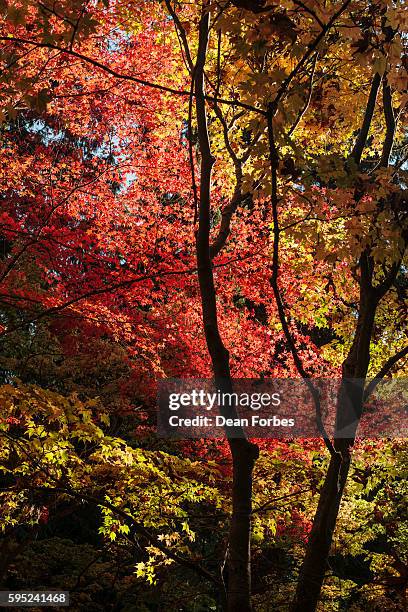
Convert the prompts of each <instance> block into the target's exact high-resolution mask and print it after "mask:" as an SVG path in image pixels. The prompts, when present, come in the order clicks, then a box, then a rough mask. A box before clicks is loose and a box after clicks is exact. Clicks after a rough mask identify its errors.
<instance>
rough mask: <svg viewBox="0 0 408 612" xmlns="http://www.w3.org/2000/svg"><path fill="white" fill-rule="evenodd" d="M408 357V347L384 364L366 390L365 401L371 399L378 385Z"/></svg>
mask: <svg viewBox="0 0 408 612" xmlns="http://www.w3.org/2000/svg"><path fill="white" fill-rule="evenodd" d="M407 355H408V345H407V346H405V347H404V348H402V349H401V350H399V351H398V352H397V353H395V355H393V356H392V357H390V358H389V359H387V361H386V362H385V363H384V365H383V367H382V368H381V370H379V372H377V374H376V375H375V377H374V378H373V380H372V381H371V382H370V383H369V384H368V385H367V387H366V388H365V389H364V401H366V400H367V399H368V398H369V396H370V395H371V394H372V393H373V391H374V389H375V388H376V387H377V385H378V384H379V383H380V382H381V381H382V379H383V378H384V377H385V376H387V374H388V372H390V370H391V368H393V367H394V366H395V364H396V363H397V362H398V361H399V360H400V359H403V358H404V357H406V356H407Z"/></svg>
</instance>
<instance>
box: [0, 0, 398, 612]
mask: <svg viewBox="0 0 408 612" xmlns="http://www.w3.org/2000/svg"><path fill="white" fill-rule="evenodd" d="M3 11H4V13H5V14H6V17H5V20H4V31H3V33H2V36H1V40H2V42H3V45H4V58H5V59H4V63H5V72H4V74H5V76H4V81H3V85H4V100H5V103H4V118H5V121H6V124H8V125H11V124H12V122H13V121H14V120H15V119H16V117H17V116H18V115H19V114H20V113H21V114H23V115H24V116H25V117H26V118H25V119H24V120H25V121H26V122H27V121H28V120H29V119H27V112H28V111H27V109H31V110H30V111H29V113H33V111H35V113H38V114H39V115H40V116H41V117H42V119H41V120H43V118H44V117H47V121H50V119H49V118H53V121H55V117H58V118H59V121H62V118H63V123H64V129H67V126H68V127H69V130H70V132H72V133H73V134H74V139H75V138H76V139H78V138H80V137H81V133H82V131H83V130H86V132H87V133H93V132H94V131H95V127H96V126H98V130H99V132H98V135H99V138H100V140H98V139H97V140H96V142H94V143H92V149H93V153H92V154H91V155H84V152H83V149H84V146H86V147H89V144H86V143H85V144H84V143H82V144H81V145H80V146H78V145H76V152H71V153H70V155H72V156H73V158H72V161H70V163H69V172H70V176H69V177H68V180H67V179H65V180H66V184H64V172H65V170H64V165H63V164H64V163H65V164H66V161H64V160H62V159H60V160H57V161H55V160H54V159H52V160H50V159H49V158H47V155H48V153H46V152H44V162H45V163H44V169H43V170H40V167H39V164H38V161H37V159H36V160H35V161H36V163H35V165H33V178H32V184H33V185H35V180H37V179H36V176H38V174H40V176H42V177H43V176H45V177H47V174H46V171H45V167H46V165H47V164H48V172H50V177H51V178H50V180H49V182H48V183H46V188H47V191H46V194H47V195H46V196H45V197H44V195H42V196H41V197H42V198H43V199H42V200H41V201H40V206H42V207H43V210H41V208H40V211H41V215H40V218H39V219H38V218H32V216H33V212H32V211H33V202H30V201H29V198H30V197H32V196H31V195H30V187H31V191H34V193H35V198H37V199H38V197H39V196H38V193H39V191H38V188H33V187H32V185H29V184H28V183H29V181H27V178H25V179H24V181H25V182H24V181H23V183H24V185H25V184H28V186H27V188H26V191H27V193H25V192H23V193H21V186H20V185H19V184H18V185H17V183H19V179H18V178H17V180H16V186H12V187H10V185H9V184H6V183H8V181H7V177H4V183H5V185H4V189H5V192H6V190H7V189H9V190H10V189H11V190H12V191H11V193H10V196H11V197H10V200H9V201H10V210H6V213H5V214H6V216H4V226H5V227H4V228H2V232H3V236H4V241H5V242H4V244H5V245H6V247H7V250H8V253H7V259H6V261H5V268H4V272H3V274H5V279H6V277H8V278H9V284H7V285H6V289H5V293H6V295H7V301H8V303H10V300H13V302H12V303H13V306H15V304H16V301H17V303H18V304H19V305H20V308H21V310H22V311H23V312H24V316H23V320H22V321H18V322H14V323H13V324H10V321H4V323H5V324H4V328H5V329H4V331H3V335H4V337H7V335H10V334H11V333H13V332H14V333H15V332H16V331H18V330H19V329H22V328H27V326H29V325H30V324H31V325H32V324H33V323H34V324H37V323H38V321H41V320H43V319H44V320H51V319H52V318H54V317H55V316H56V315H58V314H60V313H62V312H65V313H66V312H69V313H73V314H74V316H78V317H84V316H85V317H88V318H92V317H93V318H94V319H96V321H97V327H98V328H99V330H108V332H109V333H111V334H113V335H116V336H117V337H123V338H125V339H126V342H127V344H128V346H131V345H132V342H136V340H138V341H140V339H142V338H146V337H148V338H149V339H151V342H146V341H145V344H144V352H142V355H143V356H142V359H141V361H142V362H143V361H144V364H146V361H147V362H148V364H149V365H148V366H147V367H146V365H144V366H142V367H141V368H140V372H139V374H138V376H139V379H138V380H139V383H140V385H141V386H142V387H143V386H144V385H146V381H147V380H148V381H149V383H150V385H151V384H152V378H154V377H152V376H151V371H150V372H149V370H152V369H153V373H154V374H155V375H156V376H157V375H158V374H159V373H162V374H164V375H168V374H170V373H171V372H173V373H180V374H182V375H184V376H185V375H191V374H193V375H194V374H195V373H196V372H199V373H200V374H203V373H205V374H210V370H209V368H208V359H206V354H205V352H204V350H203V344H202V340H203V337H205V341H206V346H207V350H208V354H209V357H210V362H211V375H212V376H213V377H214V378H215V380H216V383H217V385H218V386H219V387H220V388H223V389H224V390H231V389H232V385H233V378H232V376H240V375H241V376H248V375H255V376H259V375H263V376H273V375H275V376H276V375H279V374H282V373H284V374H285V375H287V376H289V375H295V376H299V377H301V378H303V379H305V381H306V384H307V385H308V387H309V389H310V392H311V394H312V396H313V398H314V401H315V404H316V415H317V419H318V421H319V426H320V429H321V434H322V438H323V439H324V442H325V444H326V447H327V451H328V452H329V454H330V465H329V468H328V472H327V475H326V479H325V483H324V485H323V488H322V490H321V492H320V497H319V504H318V508H317V512H316V516H315V519H314V522H313V526H312V530H311V534H310V538H309V541H308V545H307V550H306V555H305V559H304V563H303V566H302V569H301V572H300V577H299V583H298V587H297V593H296V598H295V602H294V604H293V609H294V610H300V609H307V610H314V609H316V606H317V603H318V599H319V595H320V590H321V587H322V583H323V580H324V576H325V571H326V566H327V558H328V554H329V551H330V546H331V542H332V537H333V531H334V528H335V525H336V520H337V515H338V511H339V507H340V502H341V499H342V495H343V491H344V488H345V485H346V481H347V475H348V472H349V469H350V461H351V449H352V447H353V443H354V437H355V433H356V432H355V431H353V432H352V435H350V436H348V437H347V438H344V437H341V431H342V429H343V427H344V425H345V424H347V423H348V422H349V421H350V417H351V414H353V415H354V414H357V415H360V414H361V413H362V410H363V405H364V402H365V399H366V397H368V395H369V392H370V390H371V389H372V386H371V387H370V385H368V386H367V385H366V379H367V376H368V375H370V376H373V375H374V376H377V375H378V377H380V378H381V377H384V376H386V375H388V373H389V372H390V371H391V370H392V369H393V368H394V369H395V368H396V367H398V365H399V363H400V362H399V359H400V358H401V359H402V358H403V357H404V356H406V354H407V348H406V344H405V333H404V331H401V325H402V323H403V322H404V317H405V314H406V310H405V307H406V303H405V300H406V296H405V293H404V289H403V287H404V286H405V285H404V283H405V281H406V267H405V265H404V254H405V248H406V240H407V233H406V232H407V230H406V194H405V180H406V176H405V174H406V172H405V170H404V163H405V151H406V142H405V137H404V132H403V119H404V116H405V112H406V111H405V105H406V80H405V72H404V70H405V67H406V56H405V54H404V53H405V52H404V49H403V45H404V40H405V38H404V31H405V28H406V15H405V12H404V7H403V6H402V5H400V4H399V3H392V2H381V1H378V2H367V1H357V0H355V1H353V0H346V1H345V2H337V1H336V2H331V3H326V4H325V5H324V6H322V4H321V3H318V2H310V1H308V2H307V3H303V2H297V1H294V0H293V1H292V0H290V1H289V0H288V2H284V3H280V4H279V6H277V5H275V4H272V3H269V2H267V1H259V2H258V1H254V2H251V1H248V2H232V3H230V2H225V3H224V2H218V3H217V2H216V3H211V2H203V3H202V4H199V5H179V4H178V3H173V2H171V1H168V2H167V1H166V2H164V3H159V2H158V3H121V2H117V3H113V4H112V5H110V4H109V3H107V2H105V3H104V2H102V3H95V4H92V3H83V2H75V3H72V2H71V3H65V2H61V3H57V4H53V5H52V6H51V5H48V4H41V5H37V4H35V3H30V2H15V3H9V4H7V3H4V6H3ZM153 60H154V61H153ZM50 79H51V80H50ZM75 97H78V99H80V100H84V101H85V102H79V103H78V104H77V107H76V108H75V106H73V104H72V99H74V98H75ZM88 100H89V108H87V107H86V105H87V104H88ZM64 111H68V112H66V113H64ZM30 116H31V117H32V115H30V114H29V115H28V117H30ZM110 116H114V117H115V118H116V119H115V131H114V132H113V133H112V134H110V135H109V123H110V120H109V117H110ZM84 117H85V120H84ZM118 117H119V118H120V120H119V121H118V120H117V118H118ZM86 121H87V122H88V123H86ZM177 122H178V125H175V124H176V123H177ZM51 128H52V129H54V133H53V136H52V137H53V138H55V137H56V136H57V134H56V132H55V127H54V125H53V124H51ZM37 129H38V128H37ZM58 129H61V128H60V127H59V128H58ZM29 133H30V138H32V139H33V140H35V139H36V138H37V136H35V135H33V133H34V134H35V129H33V127H31V130H30V132H29ZM12 134H13V130H11V131H10V135H11V137H9V138H8V140H9V142H10V151H9V155H10V159H12V158H13V157H15V156H16V148H17V149H18V147H17V145H16V142H14V141H13V137H12ZM50 138H51V137H50V136H48V139H50ZM37 142H38V140H37ZM17 144H18V143H17ZM46 145H47V143H44V142H43V143H42V144H41V147H42V149H41V151H40V150H39V149H36V150H35V153H34V154H33V155H32V159H34V157H38V153H39V152H43V149H44V147H45V148H46ZM49 152H51V153H52V152H53V150H52V149H51V150H50V151H49ZM17 153H18V151H17ZM75 156H79V158H78V162H77V164H75ZM22 157H24V158H25V160H26V162H25V163H26V167H29V163H27V157H26V153H25V152H23V156H22ZM101 159H103V160H104V161H103V164H104V166H102V167H101ZM152 160H154V163H152ZM122 166H123V167H124V170H123V171H121V170H120V168H121V167H122ZM21 167H22V165H20V168H21ZM88 167H89V169H88ZM141 169H143V170H141ZM163 169H164V171H163ZM20 171H21V170H20ZM105 172H106V179H107V180H106V181H105V180H102V181H101V177H102V176H103V173H105ZM20 181H21V177H20ZM87 181H89V182H90V184H92V191H90V192H87V191H86V190H85V189H86V187H87V186H88V182H87ZM95 185H97V187H95ZM95 189H96V190H95ZM19 191H20V192H19ZM55 192H58V194H57V195H58V199H57V200H55V197H56V193H55ZM16 193H18V198H19V199H21V200H22V199H24V198H26V199H25V202H26V204H25V205H26V206H27V201H28V202H30V206H28V210H29V216H28V219H29V223H28V225H27V221H26V222H25V223H23V221H22V215H21V213H17V214H16V204H15V199H16ZM78 193H79V194H80V197H79V198H78V199H76V194H78ZM158 196H159V197H158ZM27 198H28V200H27ZM75 200H76V201H75ZM68 201H69V203H70V204H69V210H68V213H69V215H70V223H71V224H72V223H75V225H74V226H73V229H74V228H75V230H78V227H79V228H80V231H81V232H82V233H81V234H80V235H81V244H80V250H78V248H77V246H75V248H76V254H75V259H73V260H71V261H70V270H69V273H67V271H66V264H67V255H66V253H67V248H72V246H73V244H74V243H72V245H71V244H69V240H70V239H69V238H68V239H65V244H64V245H62V246H61V245H58V248H55V244H56V240H57V239H58V236H59V235H60V234H61V232H62V231H63V229H62V228H63V227H65V226H66V220H67V217H66V216H62V215H61V216H59V217H58V218H59V225H55V224H54V223H50V219H51V217H52V215H54V208H55V206H56V204H55V202H57V203H58V204H57V206H58V207H59V206H60V205H61V206H62V205H63V204H64V205H65V204H66V203H67V202H68ZM126 202H131V203H132V208H130V209H129V216H130V218H129V217H126V216H125V215H127V211H126V206H127V204H126ZM36 204H37V206H38V202H36ZM20 206H24V205H23V204H20ZM165 207H167V212H164V213H163V210H164V209H165ZM55 210H57V209H55ZM66 213H67V211H66V210H65V214H66ZM124 217H125V219H126V221H125V220H124ZM74 220H75V222H74ZM28 228H29V229H28ZM15 236H19V239H18V240H16V239H15V238H14V237H15ZM40 238H41V240H40ZM44 238H46V240H45V241H44ZM47 240H48V242H49V243H50V244H52V245H53V248H52V249H51V252H52V256H51V257H50V260H52V265H51V264H50V261H47V263H46V264H43V266H42V270H43V275H48V276H49V274H50V270H52V274H53V277H54V281H53V283H49V284H50V287H49V288H51V289H52V290H51V291H49V290H48V291H47V292H46V293H45V295H43V294H42V293H41V295H40V294H39V293H38V292H39V288H40V286H41V283H38V281H37V279H35V281H34V286H35V287H36V289H35V293H34V294H33V292H32V291H31V293H29V294H26V293H22V292H21V290H16V285H18V283H19V279H21V270H20V269H19V266H18V263H19V262H20V263H21V262H22V261H23V260H24V259H25V265H26V267H27V265H28V261H29V257H28V255H29V254H35V255H37V257H38V256H40V261H43V259H42V257H44V254H46V253H48V252H49V249H50V245H47ZM71 240H72V239H71ZM75 243H76V245H77V243H78V238H77V236H76V237H75ZM67 244H68V245H69V246H68V247H67ZM45 245H47V247H46V246H45ZM78 253H79V254H78ZM95 254H97V261H96V262H94V261H93V260H94V258H95ZM45 257H47V255H45ZM93 266H96V267H95V268H94V270H96V271H95V272H92V270H93ZM26 269H27V268H26ZM194 273H197V276H198V281H199V290H198V291H197V287H196V286H195V282H194V281H193V280H191V275H192V274H194ZM24 280H25V279H24ZM41 280H42V283H43V282H44V280H43V279H41ZM20 282H21V281H20ZM36 283H37V284H36ZM84 283H85V286H86V290H83V287H84ZM32 286H33V285H32ZM152 296H154V297H152ZM33 301H34V303H35V304H36V306H35V307H33V306H32V304H33ZM124 301H126V302H127V303H126V304H125V303H124ZM186 303H189V307H188V316H187V315H185V314H184V313H183V310H182V309H183V307H184V304H186ZM158 305H160V313H165V321H164V320H163V315H162V314H161V320H160V321H158V320H157V315H156V313H157V308H158ZM199 306H201V314H200V308H199ZM395 310H397V312H398V317H397V318H396V317H394V313H395ZM243 311H244V313H245V314H244V316H242V313H243ZM135 312H137V316H135ZM175 313H177V314H176V324H175V325H174V329H175V330H176V332H175V333H177V334H178V337H179V339H180V340H181V341H182V345H183V347H188V346H190V347H191V344H192V342H193V343H194V342H196V343H197V346H198V347H199V364H198V365H197V364H195V366H194V357H193V351H192V352H191V359H188V358H186V354H185V352H184V353H183V351H180V352H179V353H178V355H177V356H178V359H179V362H178V364H177V365H170V362H171V361H172V360H171V357H170V355H166V354H165V351H157V350H154V351H153V354H152V351H151V349H150V345H151V343H153V344H154V343H155V342H156V344H158V343H157V338H158V336H159V337H163V336H164V337H168V347H171V346H172V340H171V337H170V336H171V333H169V332H168V331H166V330H167V329H168V328H167V327H166V322H167V321H170V320H173V321H174V316H175ZM155 315H156V316H155ZM200 316H201V317H202V319H201V323H200V330H201V333H200V334H198V335H197V334H196V333H195V331H194V330H193V329H192V326H191V321H193V322H194V324H195V325H196V324H197V323H198V321H199V317H200ZM166 317H167V318H166ZM189 318H190V325H189V324H188V320H189ZM106 320H107V321H108V323H106ZM243 321H244V323H243ZM162 323H164V325H163V324H162ZM243 324H244V327H243ZM243 329H244V332H245V333H244V334H243V333H242V330H243ZM240 330H241V335H240ZM390 338H392V340H391V341H390V340H389V339H390ZM251 344H253V345H254V346H256V359H255V360H253V362H252V360H250V359H248V357H249V356H250V355H251ZM379 347H381V349H380V348H379ZM186 350H190V351H191V348H190V349H187V348H186ZM254 352H255V351H254ZM129 353H130V354H129V358H130V359H132V358H135V357H136V354H137V355H140V351H139V352H138V353H137V351H136V350H134V351H132V350H131V349H130V350H129ZM318 375H332V376H336V375H337V376H339V377H340V378H341V379H342V382H341V386H340V392H339V399H338V406H337V428H338V432H340V433H339V434H338V435H337V436H335V437H334V439H331V438H330V437H329V436H328V435H327V434H326V432H325V431H324V428H323V426H322V423H321V421H320V408H321V407H320V402H319V395H318V393H317V389H316V387H315V384H314V382H313V377H316V376H318ZM350 379H353V380H355V379H357V380H358V383H357V384H354V385H353V386H352V388H351V387H350ZM350 389H351V391H350ZM227 412H228V413H229V414H234V406H230V407H229V409H228V411H227ZM356 424H357V423H356ZM226 435H227V439H228V444H229V447H230V451H231V456H232V462H233V485H232V516H231V523H230V534H229V542H228V550H227V564H226V565H227V567H228V571H227V572H224V575H223V580H224V583H225V589H226V601H227V608H228V609H229V610H238V609H239V610H249V609H251V568H250V560H251V553H250V534H251V516H252V473H253V469H254V464H255V461H256V459H257V456H258V449H257V446H256V445H255V444H254V443H253V442H252V441H250V440H248V439H246V437H245V435H243V432H237V431H233V430H227V431H226ZM223 589H224V587H223V586H222V585H221V584H220V590H221V592H223Z"/></svg>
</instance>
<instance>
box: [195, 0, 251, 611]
mask: <svg viewBox="0 0 408 612" xmlns="http://www.w3.org/2000/svg"><path fill="white" fill-rule="evenodd" d="M204 8H205V10H204V12H203V14H202V16H201V20H200V27H199V45H198V52H197V62H196V65H195V69H194V85H195V100H196V112H197V128H198V142H199V147H200V153H201V168H200V207H199V217H198V219H199V224H198V232H197V237H196V253H197V268H198V280H199V285H200V295H201V306H202V317H203V326H204V332H205V339H206V343H207V347H208V352H209V354H210V357H211V362H212V369H213V374H214V379H215V383H216V386H217V388H218V389H219V390H220V391H222V392H228V393H231V392H232V390H233V385H232V380H231V374H230V367H229V353H228V351H227V349H226V348H225V346H224V344H223V341H222V338H221V335H220V332H219V329H218V316H217V302H216V290H215V285H214V275H213V268H212V261H211V254H210V214H211V173H212V167H213V164H214V158H213V156H212V154H211V147H210V141H209V136H208V126H207V112H206V102H205V88H204V65H205V59H206V53H207V44H208V36H209V25H210V13H209V10H208V7H204ZM222 413H223V414H225V415H226V416H228V417H234V416H235V415H236V410H235V406H234V405H230V406H225V407H223V408H222ZM226 435H227V438H228V442H229V446H230V449H231V455H232V463H233V484H232V516H231V523H230V532H229V543H228V558H227V569H228V579H227V584H226V591H227V593H226V600H227V610H228V612H250V610H251V554H250V538H251V511H252V471H253V467H254V463H255V461H256V459H257V457H258V447H257V446H256V445H255V444H252V443H250V442H249V441H248V440H247V439H246V438H245V435H244V432H243V431H242V429H240V428H228V427H227V428H226Z"/></svg>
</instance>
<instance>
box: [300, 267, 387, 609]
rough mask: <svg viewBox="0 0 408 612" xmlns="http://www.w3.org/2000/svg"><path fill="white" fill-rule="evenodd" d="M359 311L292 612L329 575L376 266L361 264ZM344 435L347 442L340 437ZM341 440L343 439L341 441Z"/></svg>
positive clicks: (315, 598)
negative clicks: (330, 447) (374, 267)
mask: <svg viewBox="0 0 408 612" xmlns="http://www.w3.org/2000/svg"><path fill="white" fill-rule="evenodd" d="M360 270H361V280H360V308H359V317H358V321H357V326H356V330H355V335H354V340H353V344H352V346H351V348H350V351H349V353H348V355H347V358H346V360H345V361H344V363H343V372H342V381H341V385H340V389H339V393H338V400H337V406H336V434H335V436H336V437H335V440H334V444H333V446H334V449H335V451H336V452H335V453H334V454H332V456H331V459H330V464H329V468H328V471H327V474H326V478H325V481H324V485H323V488H322V490H321V493H320V497H319V503H318V506H317V510H316V514H315V517H314V520H313V525H312V530H311V532H310V536H309V540H308V544H307V549H306V555H305V558H304V560H303V564H302V567H301V570H300V574H299V579H298V584H297V589H296V594H295V598H294V601H293V603H292V606H291V612H314V611H315V610H316V607H317V604H318V602H319V597H320V592H321V589H322V586H323V581H324V577H325V573H326V569H327V562H328V557H329V554H330V547H331V543H332V539H333V533H334V529H335V527H336V522H337V517H338V514H339V509H340V503H341V499H342V496H343V492H344V488H345V485H346V482H347V476H348V472H349V468H350V460H351V457H350V452H351V449H352V446H353V444H354V438H355V434H356V430H357V427H358V424H359V421H360V418H361V413H362V408H363V394H364V383H365V379H366V376H367V370H368V365H369V362H370V350H369V349H370V340H371V334H372V329H373V325H374V318H375V312H376V309H377V305H378V301H379V298H378V296H377V295H376V294H375V292H374V291H373V288H372V284H371V280H372V266H371V262H370V261H369V258H368V257H367V256H366V255H363V256H362V258H361V260H360ZM341 432H346V433H343V436H344V435H346V436H347V437H340V435H341ZM339 434H340V435H339Z"/></svg>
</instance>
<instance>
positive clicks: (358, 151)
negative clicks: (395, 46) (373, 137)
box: [350, 72, 381, 165]
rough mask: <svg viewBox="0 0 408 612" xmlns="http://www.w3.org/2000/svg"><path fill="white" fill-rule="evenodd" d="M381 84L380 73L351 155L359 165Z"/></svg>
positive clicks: (375, 76) (373, 86)
mask: <svg viewBox="0 0 408 612" xmlns="http://www.w3.org/2000/svg"><path fill="white" fill-rule="evenodd" d="M380 83H381V76H380V75H379V74H378V72H376V73H375V75H374V77H373V80H372V82H371V89H370V93H369V96H368V100H367V106H366V110H365V113H364V119H363V123H362V126H361V130H360V131H359V133H358V136H357V139H356V142H355V144H354V147H353V150H352V152H351V154H350V157H351V158H352V159H354V161H355V162H356V164H357V165H359V164H360V161H361V156H362V154H363V150H364V147H365V145H366V142H367V136H368V132H369V129H370V125H371V121H372V118H373V115H374V109H375V103H376V100H377V93H378V89H379V87H380Z"/></svg>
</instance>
